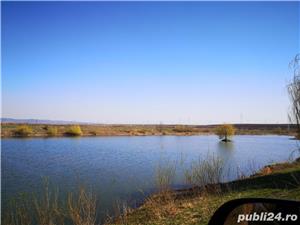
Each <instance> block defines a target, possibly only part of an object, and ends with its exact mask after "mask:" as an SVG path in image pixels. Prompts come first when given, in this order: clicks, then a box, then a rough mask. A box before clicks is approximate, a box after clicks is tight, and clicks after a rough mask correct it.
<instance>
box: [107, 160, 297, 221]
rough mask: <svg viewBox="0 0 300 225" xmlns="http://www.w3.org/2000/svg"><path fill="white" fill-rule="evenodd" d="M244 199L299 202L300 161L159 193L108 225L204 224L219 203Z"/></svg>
mask: <svg viewBox="0 0 300 225" xmlns="http://www.w3.org/2000/svg"><path fill="white" fill-rule="evenodd" d="M244 197H269V198H281V199H293V200H300V162H299V161H298V162H293V163H281V164H276V165H272V166H267V167H265V168H264V169H263V170H261V171H260V172H259V173H257V174H255V175H254V176H251V177H248V178H245V179H242V180H238V181H234V182H230V183H225V184H220V185H210V186H207V187H206V188H205V189H203V188H201V189H200V188H192V189H188V190H180V191H168V192H163V193H160V194H157V195H155V196H152V197H150V198H148V200H147V201H146V202H145V203H144V204H143V205H142V206H141V207H139V208H137V209H134V210H127V211H126V213H125V214H124V215H123V216H120V217H119V218H117V219H116V220H115V221H114V222H111V223H109V224H111V225H112V224H113V225H123V224H130V225H140V224H143V225H144V224H145V225H150V224H151V225H169V224H170V225H171V224H172V225H176V224H178V225H179V224H186V225H192V224H203V225H204V224H207V223H208V221H209V219H210V217H211V216H212V214H213V213H214V212H215V210H216V209H217V208H218V207H219V206H221V205H222V204H223V203H225V202H226V201H229V200H231V199H236V198H244Z"/></svg>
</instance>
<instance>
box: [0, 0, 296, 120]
mask: <svg viewBox="0 0 300 225" xmlns="http://www.w3.org/2000/svg"><path fill="white" fill-rule="evenodd" d="M299 10H300V8H299V2H185V3H184V2H86V3H84V2H31V3H29V2H2V13H1V14H2V28H1V29H2V43H1V44H2V117H11V118H22V119H23V118H35V119H53V120H76V121H87V122H99V123H160V122H162V123H185V124H211V123H224V122H227V123H240V122H243V123H285V122H287V112H288V107H289V99H288V95H287V93H286V85H287V83H288V80H289V79H290V78H291V76H292V75H291V71H290V70H289V68H288V64H289V62H290V60H291V59H292V58H293V57H294V56H295V55H296V54H297V53H299V52H300V51H299V40H300V39H299V38H300V37H299V29H300V28H299V20H300V19H299V16H300V14H299Z"/></svg>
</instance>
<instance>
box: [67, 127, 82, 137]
mask: <svg viewBox="0 0 300 225" xmlns="http://www.w3.org/2000/svg"><path fill="white" fill-rule="evenodd" d="M65 135H67V136H81V135H82V131H81V128H80V126H78V125H74V126H70V127H69V128H68V130H67V131H66V132H65Z"/></svg>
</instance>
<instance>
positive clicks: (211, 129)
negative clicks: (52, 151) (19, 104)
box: [1, 123, 296, 138]
mask: <svg viewBox="0 0 300 225" xmlns="http://www.w3.org/2000/svg"><path fill="white" fill-rule="evenodd" d="M20 126H26V127H29V128H30V132H29V133H28V134H25V135H16V134H15V132H16V130H17V129H18V127H20ZM71 126H74V125H53V124H11V123H1V138H24V137H32V138H34V137H40V138H41V137H49V138H50V137H74V136H76V137H114V136H121V137H123V136H128V137H132V136H138V137H139V136H141V137H142V136H207V135H214V134H215V130H216V128H217V127H218V125H77V126H79V127H80V129H81V132H80V134H78V135H74V136H70V135H66V131H67V130H68V129H69V128H70V127H71ZM233 126H234V127H235V129H236V131H235V135H289V136H294V135H295V134H296V132H295V128H294V127H292V128H290V126H289V125H286V124H277V125H276V124H233ZM51 129H52V130H55V132H54V133H53V134H49V131H50V130H51Z"/></svg>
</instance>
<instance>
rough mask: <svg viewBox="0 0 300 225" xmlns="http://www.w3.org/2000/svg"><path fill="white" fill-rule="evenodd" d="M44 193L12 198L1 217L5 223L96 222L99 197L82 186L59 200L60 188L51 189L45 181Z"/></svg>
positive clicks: (58, 224)
mask: <svg viewBox="0 0 300 225" xmlns="http://www.w3.org/2000/svg"><path fill="white" fill-rule="evenodd" d="M43 183H44V185H43V192H42V193H41V195H35V194H33V195H29V196H20V197H18V198H16V199H14V200H13V201H11V203H10V206H9V209H8V211H7V213H6V214H5V215H2V217H1V222H2V223H1V224H3V225H64V224H68V225H97V223H96V218H97V215H96V208H97V201H96V197H95V195H94V194H92V192H88V191H86V189H85V188H84V187H80V189H79V191H78V192H69V193H68V197H67V199H64V200H62V201H59V200H58V199H59V195H58V190H54V191H52V189H50V188H49V182H48V179H45V180H44V182H43Z"/></svg>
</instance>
